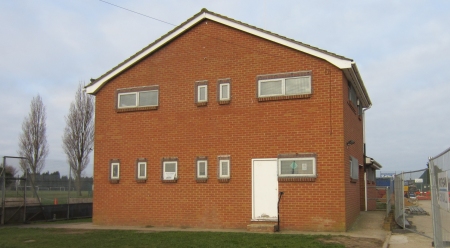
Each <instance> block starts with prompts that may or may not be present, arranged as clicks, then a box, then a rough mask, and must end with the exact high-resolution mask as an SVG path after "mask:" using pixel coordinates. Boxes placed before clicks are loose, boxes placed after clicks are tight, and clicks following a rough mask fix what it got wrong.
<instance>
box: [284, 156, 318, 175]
mask: <svg viewBox="0 0 450 248" xmlns="http://www.w3.org/2000/svg"><path fill="white" fill-rule="evenodd" d="M278 176H279V177H316V176H317V173H316V158H315V157H291V158H289V157H284V158H279V159H278Z"/></svg>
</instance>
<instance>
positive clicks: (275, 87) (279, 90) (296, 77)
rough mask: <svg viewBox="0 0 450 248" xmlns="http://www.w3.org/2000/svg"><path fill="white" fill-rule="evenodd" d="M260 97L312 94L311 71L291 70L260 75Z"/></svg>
mask: <svg viewBox="0 0 450 248" xmlns="http://www.w3.org/2000/svg"><path fill="white" fill-rule="evenodd" d="M257 78H258V97H261V98H264V97H273V96H296V95H297V96H299V95H300V96H301V95H310V94H312V83H311V81H312V80H311V72H310V71H302V72H289V73H280V74H270V75H262V76H258V77H257Z"/></svg>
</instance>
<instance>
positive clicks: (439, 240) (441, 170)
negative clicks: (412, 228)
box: [428, 148, 450, 247]
mask: <svg viewBox="0 0 450 248" xmlns="http://www.w3.org/2000/svg"><path fill="white" fill-rule="evenodd" d="M428 166H429V169H430V179H431V180H430V181H431V191H432V193H431V202H432V212H433V215H432V216H433V240H434V247H448V246H449V245H450V204H449V177H448V176H449V170H450V148H449V149H447V150H446V151H444V152H442V153H441V154H439V155H437V156H435V157H432V158H430V159H429V164H428Z"/></svg>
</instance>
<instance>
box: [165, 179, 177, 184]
mask: <svg viewBox="0 0 450 248" xmlns="http://www.w3.org/2000/svg"><path fill="white" fill-rule="evenodd" d="M177 181H178V179H173V180H164V179H162V180H161V182H163V183H176V182H177Z"/></svg>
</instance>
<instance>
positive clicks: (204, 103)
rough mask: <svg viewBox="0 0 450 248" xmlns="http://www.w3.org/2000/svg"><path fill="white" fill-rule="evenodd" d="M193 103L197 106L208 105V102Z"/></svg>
mask: <svg viewBox="0 0 450 248" xmlns="http://www.w3.org/2000/svg"><path fill="white" fill-rule="evenodd" d="M195 105H197V107H204V106H206V105H208V102H196V103H195Z"/></svg>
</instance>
